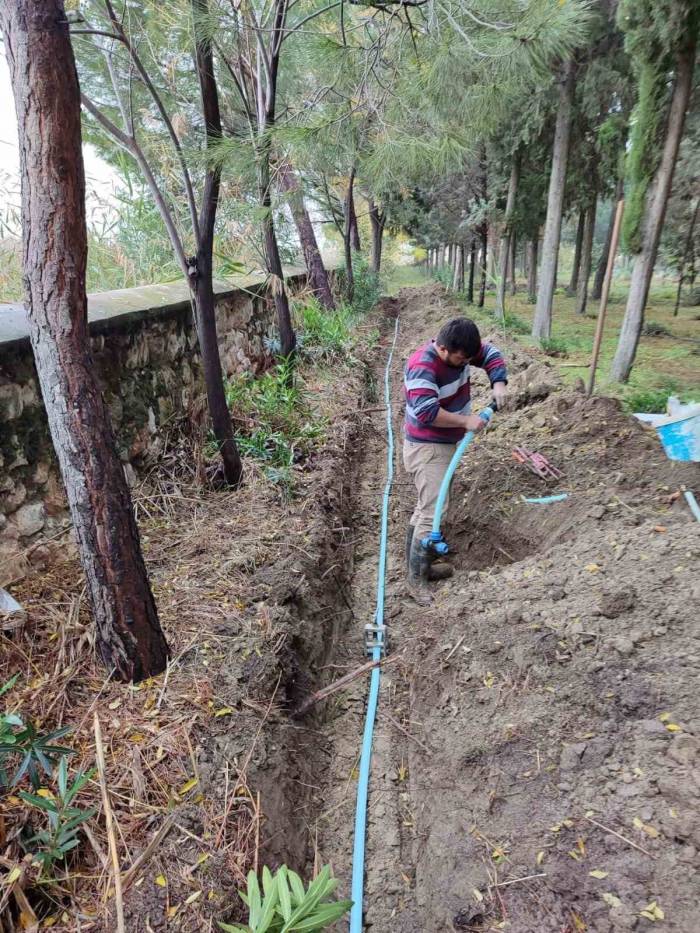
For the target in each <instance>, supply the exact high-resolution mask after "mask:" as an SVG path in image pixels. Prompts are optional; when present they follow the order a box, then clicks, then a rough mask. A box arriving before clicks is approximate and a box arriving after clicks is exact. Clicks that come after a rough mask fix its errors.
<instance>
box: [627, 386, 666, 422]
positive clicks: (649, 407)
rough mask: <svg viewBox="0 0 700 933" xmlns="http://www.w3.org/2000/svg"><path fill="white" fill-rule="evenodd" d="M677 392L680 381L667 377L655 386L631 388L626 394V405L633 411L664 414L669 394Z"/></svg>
mask: <svg viewBox="0 0 700 933" xmlns="http://www.w3.org/2000/svg"><path fill="white" fill-rule="evenodd" d="M676 394H678V383H677V382H675V380H673V379H667V380H665V381H664V382H663V383H662V385H660V386H657V387H655V388H648V389H633V390H631V391H630V392H628V393H627V395H626V396H625V407H626V408H627V410H628V411H632V412H634V411H637V412H647V413H648V414H662V413H663V412H665V411H666V403H667V402H668V397H669V395H676Z"/></svg>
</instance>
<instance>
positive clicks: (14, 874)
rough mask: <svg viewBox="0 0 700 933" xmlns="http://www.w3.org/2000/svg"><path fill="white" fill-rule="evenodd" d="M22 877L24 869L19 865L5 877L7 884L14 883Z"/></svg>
mask: <svg viewBox="0 0 700 933" xmlns="http://www.w3.org/2000/svg"><path fill="white" fill-rule="evenodd" d="M21 877H22V869H21V868H20V867H19V866H18V865H15V867H14V868H13V869H12V871H11V872H10V874H9V875H8V876H7V878H6V879H5V881H6V884H8V885H9V884H14V883H15V881H17V879H18V878H21Z"/></svg>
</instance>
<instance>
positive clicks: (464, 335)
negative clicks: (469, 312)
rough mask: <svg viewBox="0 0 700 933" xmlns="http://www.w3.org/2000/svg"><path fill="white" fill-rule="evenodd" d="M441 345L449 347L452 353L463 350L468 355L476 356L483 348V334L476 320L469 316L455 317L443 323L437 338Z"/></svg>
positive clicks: (436, 341)
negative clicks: (471, 319)
mask: <svg viewBox="0 0 700 933" xmlns="http://www.w3.org/2000/svg"><path fill="white" fill-rule="evenodd" d="M435 343H436V344H437V345H438V346H440V347H447V349H448V350H449V351H450V353H456V352H457V351H458V350H461V351H462V353H464V354H466V356H469V357H471V356H476V355H477V353H478V352H479V350H480V349H481V334H480V333H479V328H478V327H477V326H476V324H475V323H474V321H470V320H469V318H468V317H455V318H452V320H451V321H448V322H447V324H443V325H442V327H441V328H440V333H439V334H438V335H437V337H436V338H435Z"/></svg>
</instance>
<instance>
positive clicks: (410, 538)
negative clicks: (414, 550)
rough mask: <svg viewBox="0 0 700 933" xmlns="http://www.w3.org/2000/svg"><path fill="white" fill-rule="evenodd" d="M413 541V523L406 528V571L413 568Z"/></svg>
mask: <svg viewBox="0 0 700 933" xmlns="http://www.w3.org/2000/svg"><path fill="white" fill-rule="evenodd" d="M412 543H413V525H409V526H408V528H407V529H406V573H408V572H409V571H410V569H411V544H412Z"/></svg>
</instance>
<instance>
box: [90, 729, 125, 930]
mask: <svg viewBox="0 0 700 933" xmlns="http://www.w3.org/2000/svg"><path fill="white" fill-rule="evenodd" d="M95 759H96V761H97V774H98V776H99V778H100V790H101V791H102V805H103V807H104V811H105V825H106V827H107V839H108V841H109V852H110V855H111V856H112V872H113V875H114V903H115V906H116V910H117V931H118V933H126V925H125V923H124V897H123V892H122V875H121V871H120V869H119V854H118V852H117V834H116V832H115V830H114V817H113V815H112V806H111V804H110V802H109V793H108V792H107V775H106V773H105V771H106V768H105V752H104V746H103V745H102V729H101V728H100V717H99V716H98V715H97V713H95Z"/></svg>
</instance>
